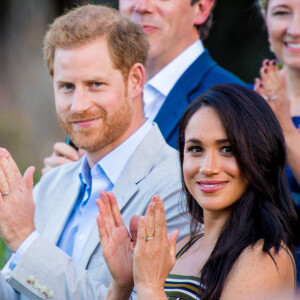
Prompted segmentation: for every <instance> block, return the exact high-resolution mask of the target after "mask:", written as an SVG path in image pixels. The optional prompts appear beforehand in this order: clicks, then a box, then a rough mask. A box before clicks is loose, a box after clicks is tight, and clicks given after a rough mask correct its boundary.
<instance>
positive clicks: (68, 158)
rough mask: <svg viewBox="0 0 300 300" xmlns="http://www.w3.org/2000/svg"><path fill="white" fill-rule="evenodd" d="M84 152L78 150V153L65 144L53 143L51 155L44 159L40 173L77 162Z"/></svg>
mask: <svg viewBox="0 0 300 300" xmlns="http://www.w3.org/2000/svg"><path fill="white" fill-rule="evenodd" d="M84 154H85V151H84V150H82V149H79V150H78V151H77V150H76V149H74V148H73V147H72V146H70V145H68V144H66V143H61V142H60V143H55V144H54V146H53V153H52V154H51V156H49V157H46V158H45V159H44V168H43V169H42V173H43V174H45V173H46V172H48V171H49V170H51V169H53V168H55V167H58V166H60V165H63V164H66V163H70V162H73V161H77V160H79V159H80V158H81V157H82V156H83V155H84Z"/></svg>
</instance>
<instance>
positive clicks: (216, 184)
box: [197, 180, 228, 193]
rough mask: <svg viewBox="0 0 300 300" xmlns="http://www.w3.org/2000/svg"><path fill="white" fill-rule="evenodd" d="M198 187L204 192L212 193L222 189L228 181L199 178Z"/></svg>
mask: <svg viewBox="0 0 300 300" xmlns="http://www.w3.org/2000/svg"><path fill="white" fill-rule="evenodd" d="M197 183H198V186H199V189H200V190H201V191H202V192H204V193H214V192H217V191H219V190H221V189H223V188H224V187H225V186H226V184H227V183H228V181H217V180H200V181H197Z"/></svg>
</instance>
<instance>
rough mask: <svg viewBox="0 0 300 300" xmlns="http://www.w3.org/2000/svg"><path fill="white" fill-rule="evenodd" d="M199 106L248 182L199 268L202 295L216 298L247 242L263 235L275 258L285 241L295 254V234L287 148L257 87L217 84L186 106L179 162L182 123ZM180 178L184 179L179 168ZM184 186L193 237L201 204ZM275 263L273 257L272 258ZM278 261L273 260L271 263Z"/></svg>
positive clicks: (204, 298)
mask: <svg viewBox="0 0 300 300" xmlns="http://www.w3.org/2000/svg"><path fill="white" fill-rule="evenodd" d="M201 107H211V108H213V109H214V110H215V111H216V112H217V113H218V115H219V117H220V119H221V121H222V124H223V126H224V128H225V131H226V134H227V138H228V140H229V143H230V145H231V147H232V151H233V155H234V157H235V159H236V161H237V164H238V166H239V168H240V170H241V172H242V174H243V176H245V178H246V179H247V180H248V181H249V186H248V188H247V190H246V191H245V193H244V194H243V195H242V196H241V198H240V199H239V200H238V201H237V202H236V203H235V204H233V209H232V214H231V215H230V217H229V218H228V220H227V222H226V223H225V225H224V227H223V229H222V231H221V233H220V236H219V238H218V240H217V242H216V245H215V247H214V249H213V251H212V253H211V255H210V256H209V258H208V260H207V262H206V264H205V265H204V267H203V269H202V270H201V275H200V280H201V283H202V284H204V286H205V288H204V289H203V290H201V289H200V287H199V291H200V292H201V294H202V295H201V300H207V299H214V300H215V299H219V298H220V296H221V294H222V289H223V286H224V282H225V280H226V277H227V275H228V274H229V272H230V270H231V268H232V266H233V264H234V263H235V261H236V260H237V258H238V257H239V256H240V254H241V253H242V252H243V250H244V249H245V248H247V247H248V246H250V245H254V244H255V243H256V242H257V241H258V240H263V251H264V252H266V253H268V254H269V255H270V256H271V258H272V259H273V257H272V255H271V253H270V250H271V248H274V250H275V253H277V252H278V251H279V250H280V248H281V245H282V242H283V243H285V244H286V245H287V246H288V247H289V249H290V250H291V251H292V253H293V254H295V251H296V247H297V244H298V240H299V232H298V220H297V214H296V211H295V205H294V202H293V200H292V197H291V194H290V192H289V189H288V185H287V179H286V175H285V166H286V151H285V142H284V137H283V133H282V130H281V128H280V125H279V123H278V121H277V119H276V117H275V115H274V113H273V112H272V110H271V108H270V107H269V105H268V104H267V103H266V101H265V100H264V99H263V98H262V97H261V96H259V95H258V94H257V93H256V92H254V91H252V90H250V89H248V88H246V87H242V86H239V85H235V84H222V85H215V86H213V87H211V88H210V89H208V90H207V92H206V93H204V94H202V95H201V96H200V97H199V98H197V99H196V100H195V101H193V102H192V103H191V104H190V105H189V107H188V108H187V110H186V111H185V113H184V115H183V117H182V119H181V124H180V130H179V141H178V142H179V152H180V162H181V166H182V164H183V160H184V144H185V129H186V126H187V125H188V123H189V121H190V119H191V117H192V116H193V115H194V114H195V113H196V112H197V111H198V110H199V109H201ZM181 175H182V181H183V174H181ZM183 187H184V191H185V194H186V199H187V208H188V211H189V212H190V214H191V216H192V220H191V233H192V238H193V236H195V234H196V232H197V231H198V229H199V224H201V223H203V210H202V208H201V207H200V206H199V205H198V203H197V201H196V200H195V199H194V198H193V196H192V195H191V193H190V192H189V191H188V189H187V187H186V185H185V183H184V181H183ZM273 261H274V263H275V260H274V259H273ZM275 264H276V263H275Z"/></svg>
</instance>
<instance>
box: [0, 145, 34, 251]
mask: <svg viewBox="0 0 300 300" xmlns="http://www.w3.org/2000/svg"><path fill="white" fill-rule="evenodd" d="M34 170H35V168H34V167H29V168H28V169H27V170H26V172H25V173H24V176H23V177H22V175H21V173H20V171H19V169H18V167H17V165H16V163H15V161H14V160H13V158H12V157H11V155H10V154H9V152H8V151H7V150H6V149H3V148H0V236H1V238H2V239H3V241H4V243H5V244H6V246H7V247H8V248H9V249H10V250H11V251H12V252H15V251H16V250H17V249H18V248H19V246H20V245H21V244H22V243H23V242H24V240H25V239H26V238H27V237H28V236H29V235H30V234H31V233H32V232H33V231H34V230H35V226H34V209H35V204H34V202H33V197H32V189H33V173H34Z"/></svg>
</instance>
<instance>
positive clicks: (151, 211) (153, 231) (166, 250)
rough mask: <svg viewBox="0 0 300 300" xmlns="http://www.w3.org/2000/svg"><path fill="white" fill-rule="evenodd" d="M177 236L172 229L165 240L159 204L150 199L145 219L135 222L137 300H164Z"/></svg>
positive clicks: (164, 228) (165, 233)
mask: <svg viewBox="0 0 300 300" xmlns="http://www.w3.org/2000/svg"><path fill="white" fill-rule="evenodd" d="M178 234H179V231H178V230H174V231H173V232H172V233H171V234H170V236H169V238H168V235H167V224H166V217H165V210H164V205H163V201H162V200H160V199H159V197H158V196H154V197H153V200H152V202H151V203H150V205H149V207H148V210H147V215H146V219H145V217H140V219H139V224H138V239H137V245H136V247H135V251H134V269H133V270H134V284H135V287H136V290H137V293H138V297H139V299H167V297H166V294H165V292H164V283H165V280H166V278H167V276H168V274H169V273H170V271H171V269H172V268H173V266H174V264H175V260H176V238H177V236H178Z"/></svg>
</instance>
